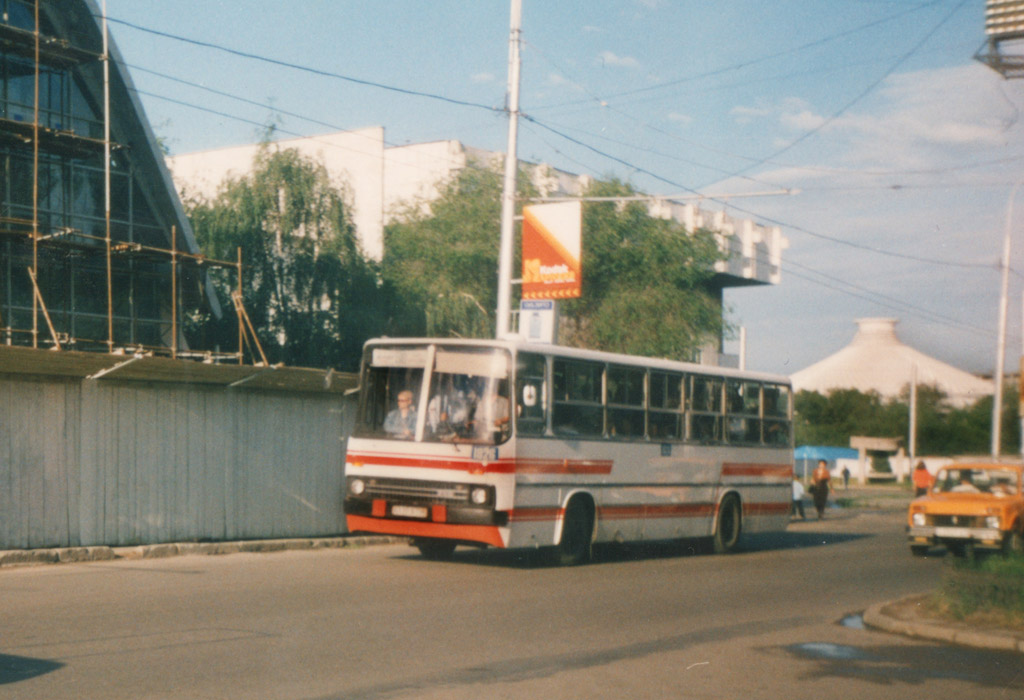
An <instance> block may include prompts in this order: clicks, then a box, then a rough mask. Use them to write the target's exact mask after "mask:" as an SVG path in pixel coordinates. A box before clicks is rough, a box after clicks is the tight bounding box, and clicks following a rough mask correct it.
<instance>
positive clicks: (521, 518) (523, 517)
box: [508, 508, 565, 523]
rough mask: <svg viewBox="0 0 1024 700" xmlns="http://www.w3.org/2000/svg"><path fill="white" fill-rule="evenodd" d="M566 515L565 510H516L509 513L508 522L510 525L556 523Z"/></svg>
mask: <svg viewBox="0 0 1024 700" xmlns="http://www.w3.org/2000/svg"><path fill="white" fill-rule="evenodd" d="M564 513H565V509H564V508H516V509H515V510H510V511H509V512H508V520H509V522H510V523H511V522H516V523H526V522H539V521H544V520H552V521H554V520H557V519H558V518H560V517H562V515H563V514H564Z"/></svg>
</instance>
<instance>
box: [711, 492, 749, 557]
mask: <svg viewBox="0 0 1024 700" xmlns="http://www.w3.org/2000/svg"><path fill="white" fill-rule="evenodd" d="M741 520H742V516H741V514H740V502H739V499H737V498H736V497H735V496H726V497H725V500H723V501H722V505H721V506H719V508H718V518H717V520H716V522H715V535H714V537H713V538H712V548H713V549H714V552H715V554H726V553H728V552H732V551H734V550H735V549H736V545H737V544H739V541H740V532H741V529H742V522H741Z"/></svg>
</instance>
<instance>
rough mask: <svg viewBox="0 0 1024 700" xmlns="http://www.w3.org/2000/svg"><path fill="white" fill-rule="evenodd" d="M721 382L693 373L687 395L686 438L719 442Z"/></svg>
mask: <svg viewBox="0 0 1024 700" xmlns="http://www.w3.org/2000/svg"><path fill="white" fill-rule="evenodd" d="M723 388H724V387H723V382H722V380H721V379H719V378H716V377H706V376H701V375H693V376H692V377H690V392H689V394H688V396H687V400H686V404H687V413H688V414H689V416H688V418H689V423H690V431H689V434H688V436H687V437H688V439H689V440H692V441H694V442H701V443H711V442H721V441H722V440H723V438H724V435H723V425H722V418H723V416H722V390H723Z"/></svg>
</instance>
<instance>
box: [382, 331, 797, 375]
mask: <svg viewBox="0 0 1024 700" xmlns="http://www.w3.org/2000/svg"><path fill="white" fill-rule="evenodd" d="M428 344H436V345H447V346H450V347H452V346H454V347H457V346H463V347H490V348H505V349H507V350H510V351H515V352H533V353H538V354H543V355H557V356H558V357H569V358H573V359H579V360H594V361H597V362H610V363H614V364H622V365H637V366H643V367H650V368H653V369H663V370H674V371H677V372H680V371H682V372H690V373H693V374H706V375H715V376H721V377H735V378H742V379H753V380H759V381H766V382H774V383H776V384H789V383H790V381H789V377H787V376H785V375H781V374H771V373H768V372H750V371H746V370H739V369H734V368H732V367H718V366H715V365H702V364H697V363H695V362H682V361H679V360H667V359H664V358H657V357H644V356H641V355H625V354H621V353H614V352H605V351H603V350H587V349H584V348H572V347H568V346H564V345H549V344H547V343H529V342H526V341H524V340H519V339H515V338H506V339H500V340H497V339H486V338H397V337H396V338H372V339H370V340H368V341H366V344H365V346H364V349H365V348H370V347H374V346H381V345H428Z"/></svg>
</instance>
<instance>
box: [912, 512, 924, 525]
mask: <svg viewBox="0 0 1024 700" xmlns="http://www.w3.org/2000/svg"><path fill="white" fill-rule="evenodd" d="M911 521H912V522H913V523H914V527H924V525H925V519H924V513H914V515H913V516H912V519H911Z"/></svg>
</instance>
